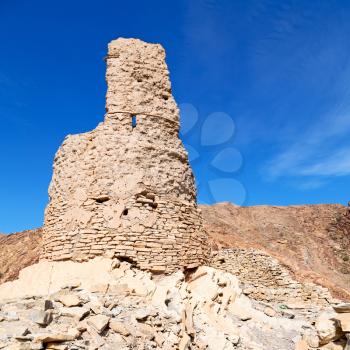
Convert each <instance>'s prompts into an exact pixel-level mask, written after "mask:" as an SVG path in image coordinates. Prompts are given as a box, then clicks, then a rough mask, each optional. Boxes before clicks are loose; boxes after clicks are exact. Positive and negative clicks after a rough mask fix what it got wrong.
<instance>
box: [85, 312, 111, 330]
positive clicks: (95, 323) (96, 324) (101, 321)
mask: <svg viewBox="0 0 350 350" xmlns="http://www.w3.org/2000/svg"><path fill="white" fill-rule="evenodd" d="M109 320H110V318H109V317H107V316H105V315H95V316H91V317H89V318H88V320H87V324H88V325H89V326H91V327H92V328H94V329H95V331H97V332H98V333H102V332H103V331H104V330H105V329H106V328H107V327H108V323H109Z"/></svg>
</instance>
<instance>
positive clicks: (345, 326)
mask: <svg viewBox="0 0 350 350" xmlns="http://www.w3.org/2000/svg"><path fill="white" fill-rule="evenodd" d="M334 319H335V320H337V321H339V323H340V327H341V329H342V331H343V332H346V333H350V313H341V314H338V315H337V316H335V317H334Z"/></svg>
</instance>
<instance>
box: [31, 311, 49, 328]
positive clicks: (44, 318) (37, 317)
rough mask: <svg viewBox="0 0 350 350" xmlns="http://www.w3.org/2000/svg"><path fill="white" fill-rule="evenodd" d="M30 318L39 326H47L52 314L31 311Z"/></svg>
mask: <svg viewBox="0 0 350 350" xmlns="http://www.w3.org/2000/svg"><path fill="white" fill-rule="evenodd" d="M30 318H31V320H32V321H33V322H35V323H37V324H40V325H41V326H47V325H48V324H50V322H51V321H52V313H51V311H43V310H33V311H32V312H31V315H30Z"/></svg>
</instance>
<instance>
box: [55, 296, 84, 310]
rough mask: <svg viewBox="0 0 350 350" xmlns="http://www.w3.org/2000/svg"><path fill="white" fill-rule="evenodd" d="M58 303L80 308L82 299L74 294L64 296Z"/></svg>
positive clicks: (59, 298)
mask: <svg viewBox="0 0 350 350" xmlns="http://www.w3.org/2000/svg"><path fill="white" fill-rule="evenodd" d="M58 301H60V302H61V303H62V304H63V305H64V306H67V307H71V306H79V305H81V304H82V301H81V299H80V298H79V297H78V296H77V295H74V294H62V295H60V296H59V297H58Z"/></svg>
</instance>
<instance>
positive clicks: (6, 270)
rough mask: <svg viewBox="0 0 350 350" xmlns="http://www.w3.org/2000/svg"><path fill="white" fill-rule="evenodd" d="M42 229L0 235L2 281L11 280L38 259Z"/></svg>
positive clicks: (0, 276) (0, 271) (0, 280)
mask: <svg viewBox="0 0 350 350" xmlns="http://www.w3.org/2000/svg"><path fill="white" fill-rule="evenodd" d="M40 243H41V229H36V230H28V231H23V232H18V233H14V234H11V235H0V283H2V282H5V281H11V280H13V279H15V278H16V277H17V276H18V272H19V271H20V270H21V269H23V268H24V267H26V266H29V265H32V264H34V263H36V262H37V261H38V257H39V246H40Z"/></svg>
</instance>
